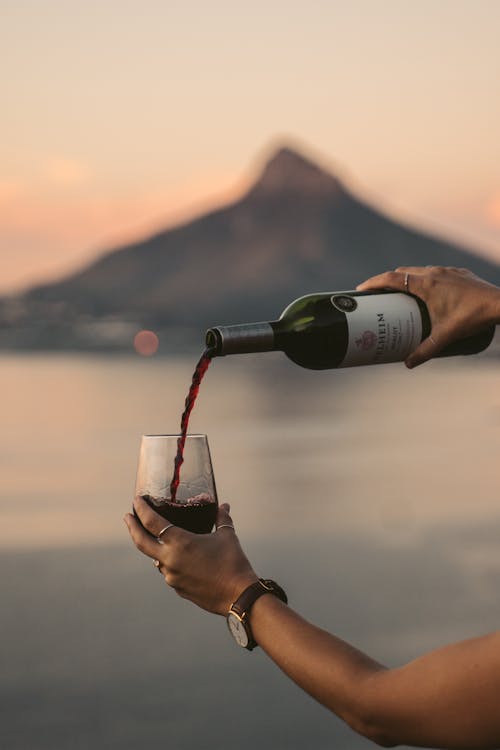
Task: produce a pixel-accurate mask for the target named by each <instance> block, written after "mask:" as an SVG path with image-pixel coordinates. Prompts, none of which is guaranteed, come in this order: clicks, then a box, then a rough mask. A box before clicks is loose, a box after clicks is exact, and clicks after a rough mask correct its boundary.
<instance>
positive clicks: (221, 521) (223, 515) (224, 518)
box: [215, 503, 234, 531]
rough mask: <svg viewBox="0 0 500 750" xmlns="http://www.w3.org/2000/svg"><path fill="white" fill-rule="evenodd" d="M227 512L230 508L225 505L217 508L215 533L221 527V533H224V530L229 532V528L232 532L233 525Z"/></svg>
mask: <svg viewBox="0 0 500 750" xmlns="http://www.w3.org/2000/svg"><path fill="white" fill-rule="evenodd" d="M229 510H230V508H229V505H228V504H227V503H224V504H223V505H220V506H219V509H218V511H217V518H216V520H215V528H216V531H218V530H219V529H220V528H221V526H222V527H223V528H222V529H221V531H225V530H226V529H228V530H229V531H230V530H231V527H232V528H233V530H234V523H233V519H232V518H231V516H230V514H229Z"/></svg>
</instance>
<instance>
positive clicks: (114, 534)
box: [0, 353, 500, 750]
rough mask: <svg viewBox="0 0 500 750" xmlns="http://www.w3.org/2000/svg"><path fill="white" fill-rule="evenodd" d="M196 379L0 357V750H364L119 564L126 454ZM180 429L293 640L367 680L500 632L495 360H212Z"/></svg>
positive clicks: (189, 361) (165, 369)
mask: <svg viewBox="0 0 500 750" xmlns="http://www.w3.org/2000/svg"><path fill="white" fill-rule="evenodd" d="M196 359H197V357H196V355H193V356H191V355H184V356H175V357H174V356H172V357H162V358H155V357H153V358H140V357H131V356H113V357H111V356H109V357H106V356H93V355H84V354H74V355H73V354H52V355H48V354H4V355H2V356H1V357H0V392H1V394H2V430H1V432H0V464H1V488H0V491H1V495H0V571H1V573H0V633H1V641H0V747H1V748H2V750H115V749H116V750H139V749H141V750H143V749H144V748H153V747H164V748H170V749H171V750H199V748H204V749H207V750H211V749H212V748H213V749H214V750H215V748H217V750H226V749H227V750H229V749H231V750H234V748H238V750H249V749H250V748H255V747H259V748H261V749H262V750H268V749H269V750H271V749H272V750H280V749H281V748H283V750H285V749H286V750H295V749H297V750H299V749H300V750H303V749H304V748H308V750H323V748H324V749H325V750H326V748H328V749H329V750H330V749H331V748H332V747H334V748H336V750H343V749H345V750H358V749H359V750H361V748H369V747H371V746H372V745H371V743H370V742H369V741H368V740H366V739H363V738H361V737H358V736H357V735H356V734H355V733H354V732H352V731H351V730H350V729H349V728H348V727H346V726H345V725H344V724H343V723H342V722H341V721H340V720H338V719H337V718H336V717H334V716H333V715H332V714H331V713H329V712H328V711H327V710H326V709H325V708H323V707H321V706H320V705H318V704H317V703H315V702H314V701H313V700H312V699H311V698H310V697H309V696H307V695H306V694H305V693H303V692H302V691H301V689H300V688H298V687H297V686H295V685H294V684H292V683H291V682H290V681H289V680H288V679H287V678H286V677H285V676H284V675H283V674H282V673H281V672H280V671H279V669H278V668H277V667H276V666H275V665H274V664H273V663H272V662H271V661H270V660H269V659H268V658H267V657H266V656H265V654H264V653H262V652H261V651H260V650H259V649H256V650H255V651H254V652H252V653H249V652H247V651H245V650H243V649H240V648H238V647H237V646H236V645H235V643H234V642H233V641H232V639H231V636H230V634H229V632H228V631H227V628H226V624H225V622H224V619H223V618H221V617H217V616H214V615H209V614H207V613H205V612H203V611H201V610H199V609H197V608H196V607H194V606H193V605H192V604H190V603H189V602H187V601H185V600H183V599H181V598H179V597H178V596H177V595H176V594H175V593H174V591H173V590H171V589H169V588H168V587H167V586H166V585H165V583H164V581H163V579H162V577H161V576H159V575H158V573H157V571H156V570H155V568H154V567H153V565H152V564H151V560H150V559H148V558H146V557H144V556H142V555H141V554H140V553H139V552H138V551H137V550H136V549H135V547H134V546H133V545H132V544H131V542H130V539H129V537H128V533H127V529H126V528H125V525H124V523H123V515H124V513H125V512H126V511H127V510H129V509H130V507H131V501H132V496H133V491H134V481H135V472H136V467H137V458H138V450H139V443H140V438H141V434H143V433H147V434H151V433H172V432H176V431H177V430H178V425H179V420H180V415H181V411H182V407H183V403H184V398H185V396H186V393H187V389H188V386H189V382H190V378H191V374H192V371H193V368H194V365H195V363H196ZM191 431H192V432H196V433H206V434H207V435H208V440H209V444H210V449H211V453H212V461H213V466H214V471H215V476H216V482H217V488H218V495H219V500H220V501H227V502H229V503H230V504H231V513H232V516H233V519H234V523H235V526H236V529H237V533H238V535H239V538H240V541H241V544H242V546H243V548H244V549H245V551H246V552H247V554H248V556H249V558H250V559H251V561H252V563H253V565H254V567H255V569H256V570H257V572H258V573H259V575H262V576H264V577H270V578H274V579H275V580H277V581H278V582H279V583H280V584H281V585H282V586H283V587H284V588H285V589H286V591H287V593H288V596H289V601H290V605H291V606H292V607H293V608H294V609H296V610H297V611H298V612H300V613H301V614H302V615H303V616H304V617H306V618H307V619H308V620H310V621H311V622H314V623H315V624H317V625H319V626H320V627H323V628H325V629H326V630H328V631H330V632H333V633H335V634H336V635H337V636H339V637H341V638H343V639H345V640H347V641H348V642H349V643H352V644H353V645H355V646H356V647H358V648H359V649H361V650H362V651H364V652H366V653H368V654H369V655H370V656H371V657H373V658H374V659H376V660H378V661H379V662H381V663H383V664H385V665H387V666H397V665H400V664H404V663H406V662H408V661H409V660H411V659H413V658H415V657H417V656H418V655H419V654H422V653H424V652H425V651H428V650H430V649H433V648H437V647H439V646H442V645H444V644H446V643H450V642H452V641H456V640H459V639H463V638H468V637H474V636H477V635H480V634H483V633H485V632H488V631H491V630H498V628H499V627H500V626H499V623H500V604H499V591H500V496H499V480H500V470H499V465H500V360H499V359H497V358H491V357H487V356H483V355H480V356H477V357H469V358H454V359H450V360H447V361H444V360H443V361H435V362H431V363H429V364H427V365H424V366H422V367H420V368H417V369H416V370H414V371H408V370H407V369H406V368H405V367H404V366H403V365H399V364H395V365H383V366H378V367H371V368H355V369H346V370H336V371H325V372H312V371H307V370H304V369H301V368H298V367H296V366H295V365H293V364H292V363H290V362H288V361H287V360H286V358H284V357H283V356H282V355H280V354H274V353H273V354H264V355H260V356H250V355H245V356H241V357H233V358H231V357H226V358H220V359H216V360H214V362H213V363H212V365H211V367H210V369H209V370H208V373H207V375H206V377H205V380H204V382H203V384H202V387H201V390H200V395H199V399H198V402H197V405H196V407H195V410H194V412H193V415H192V422H191ZM284 637H286V636H285V635H284Z"/></svg>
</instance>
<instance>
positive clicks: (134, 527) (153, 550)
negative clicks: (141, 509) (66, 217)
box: [123, 513, 162, 558]
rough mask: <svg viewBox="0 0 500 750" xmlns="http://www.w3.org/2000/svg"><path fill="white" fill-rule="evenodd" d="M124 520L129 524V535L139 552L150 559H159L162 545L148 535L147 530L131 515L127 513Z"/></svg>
mask: <svg viewBox="0 0 500 750" xmlns="http://www.w3.org/2000/svg"><path fill="white" fill-rule="evenodd" d="M123 520H124V521H125V523H126V524H127V527H128V530H129V534H130V536H131V537H132V541H133V542H134V544H135V546H136V547H137V549H138V550H139V552H142V553H143V555H147V556H148V557H152V558H158V555H159V554H160V552H161V549H162V545H161V544H159V542H157V541H156V539H154V538H153V537H152V536H151V534H148V532H147V531H146V529H144V528H143V527H142V526H141V524H140V523H139V521H138V520H137V519H136V518H134V516H133V515H132V514H131V513H127V515H126V516H125V517H124V519H123Z"/></svg>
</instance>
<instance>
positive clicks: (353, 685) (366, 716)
mask: <svg viewBox="0 0 500 750" xmlns="http://www.w3.org/2000/svg"><path fill="white" fill-rule="evenodd" d="M251 627H252V632H253V634H254V636H255V638H256V640H257V642H258V644H259V646H260V647H261V648H262V649H263V650H264V651H265V652H266V653H267V654H268V656H269V657H270V658H271V659H272V660H273V661H274V662H275V663H276V664H277V666H278V667H279V668H280V669H281V670H282V671H283V672H284V673H285V674H286V675H288V677H290V678H291V679H292V680H293V681H294V682H295V683H296V684H297V685H299V687H301V688H302V689H303V690H305V691H306V692H307V693H309V695H311V696H312V697H313V698H315V699H316V700H317V701H319V702H320V703H322V704H323V705H324V706H326V708H328V709H330V710H331V711H333V712H334V713H335V714H336V715H337V716H339V717H340V718H341V719H343V720H344V721H345V722H347V723H348V724H349V725H350V726H351V727H352V728H353V729H354V730H355V731H356V732H358V733H359V734H363V735H365V736H367V737H369V738H370V739H372V740H373V741H375V742H378V743H380V744H386V739H385V738H384V737H383V736H382V735H381V733H380V731H379V729H378V727H377V726H376V724H375V723H374V721H373V717H372V716H371V701H370V693H371V691H372V684H373V677H374V676H375V675H377V674H379V673H380V672H382V671H384V669H385V668H384V667H383V666H382V665H380V664H378V663H377V662H376V661H374V660H373V659H371V658H369V657H368V656H366V655H365V654H363V653H361V652H360V651H358V650H357V649H355V648H354V647H353V646H351V645H349V644H348V643H346V642H345V641H342V640H341V639H340V638H337V637H336V636H334V635H332V634H330V633H327V632H326V631H324V630H322V629H321V628H318V627H316V626H315V625H312V624H311V623H309V622H308V621H307V620H304V619H303V618H302V617H301V616H300V615H298V614H297V613H296V612H294V611H293V610H292V609H290V608H289V607H287V606H286V605H284V604H283V603H282V602H280V601H279V600H278V599H276V598H275V597H273V596H263V597H261V598H260V599H259V600H258V601H257V602H256V603H255V604H254V606H253V608H252V612H251Z"/></svg>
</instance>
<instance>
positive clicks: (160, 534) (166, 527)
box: [156, 523, 175, 544]
mask: <svg viewBox="0 0 500 750" xmlns="http://www.w3.org/2000/svg"><path fill="white" fill-rule="evenodd" d="M174 525H175V524H173V523H169V524H168V526H165V527H164V528H163V529H162V530H161V531H160V533H159V534H158V536H157V537H156V541H157V542H160V544H163V542H162V540H161V538H162V536H163V534H164V533H165V532H166V531H168V530H169V529H172V528H173V527H174Z"/></svg>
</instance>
